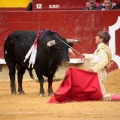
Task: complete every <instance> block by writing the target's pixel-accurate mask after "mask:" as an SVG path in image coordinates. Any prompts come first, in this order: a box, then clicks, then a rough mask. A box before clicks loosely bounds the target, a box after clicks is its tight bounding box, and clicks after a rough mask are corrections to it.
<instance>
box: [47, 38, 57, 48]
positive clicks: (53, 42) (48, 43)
mask: <svg viewBox="0 0 120 120" xmlns="http://www.w3.org/2000/svg"><path fill="white" fill-rule="evenodd" d="M55 44H56V43H55V40H51V41H49V42H47V46H48V47H51V46H53V45H55Z"/></svg>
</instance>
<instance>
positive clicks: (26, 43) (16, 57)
mask: <svg viewBox="0 0 120 120" xmlns="http://www.w3.org/2000/svg"><path fill="white" fill-rule="evenodd" d="M37 33H38V31H23V30H22V31H14V32H12V33H11V34H10V35H9V36H8V37H7V39H6V40H5V43H4V58H5V61H6V63H7V66H8V69H9V76H10V86H11V94H16V85H15V73H16V67H17V79H18V92H19V94H24V90H23V87H22V79H23V75H24V73H25V71H26V69H27V70H28V71H29V73H31V71H32V69H34V70H35V73H36V75H37V77H38V80H39V83H40V93H39V94H40V95H42V96H44V94H45V92H44V87H43V84H44V77H43V76H45V77H48V95H51V94H52V93H53V90H52V83H53V76H54V74H55V72H56V70H57V68H58V66H59V65H61V64H62V63H64V64H66V63H68V62H69V57H68V48H69V46H72V45H73V44H72V43H73V42H78V41H74V40H73V41H72V43H71V42H69V41H67V40H66V39H65V38H62V37H61V36H60V35H59V34H58V33H56V32H53V31H51V30H46V31H44V32H43V33H42V34H41V36H40V37H39V38H38V44H37V54H36V59H35V64H34V66H33V68H32V67H31V66H30V68H29V67H28V66H29V58H28V59H27V60H26V61H24V60H25V56H26V54H27V53H28V51H29V49H30V48H31V46H32V45H33V43H34V41H35V39H36V35H37ZM65 43H66V44H68V45H69V46H67V45H66V44H65Z"/></svg>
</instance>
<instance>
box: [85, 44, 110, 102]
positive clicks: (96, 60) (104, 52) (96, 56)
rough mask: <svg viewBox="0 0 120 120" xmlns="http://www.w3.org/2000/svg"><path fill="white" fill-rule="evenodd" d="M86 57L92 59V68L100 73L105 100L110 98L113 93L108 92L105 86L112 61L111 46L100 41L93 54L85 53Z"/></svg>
mask: <svg viewBox="0 0 120 120" xmlns="http://www.w3.org/2000/svg"><path fill="white" fill-rule="evenodd" d="M85 59H88V60H90V68H92V70H93V71H94V72H97V74H98V78H99V83H100V87H101V91H102V94H103V100H110V99H111V94H106V90H105V87H104V81H105V80H106V78H107V72H106V68H107V67H109V65H110V62H111V51H110V48H109V47H108V46H107V45H106V44H104V43H100V44H99V45H98V46H97V49H96V50H95V52H94V53H93V54H85Z"/></svg>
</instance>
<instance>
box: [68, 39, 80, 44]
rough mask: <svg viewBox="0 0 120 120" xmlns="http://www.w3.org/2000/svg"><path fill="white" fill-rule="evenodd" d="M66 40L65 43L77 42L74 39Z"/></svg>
mask: <svg viewBox="0 0 120 120" xmlns="http://www.w3.org/2000/svg"><path fill="white" fill-rule="evenodd" d="M66 40H67V43H78V42H79V40H76V39H66Z"/></svg>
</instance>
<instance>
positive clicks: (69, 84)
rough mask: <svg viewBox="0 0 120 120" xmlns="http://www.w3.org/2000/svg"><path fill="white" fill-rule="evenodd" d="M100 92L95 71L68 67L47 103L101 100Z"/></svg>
mask: <svg viewBox="0 0 120 120" xmlns="http://www.w3.org/2000/svg"><path fill="white" fill-rule="evenodd" d="M101 99H102V93H101V89H100V85H99V80H98V76H97V73H91V72H88V71H85V70H81V69H78V68H69V69H68V70H67V71H66V74H65V77H64V79H63V81H62V83H61V84H60V86H59V87H58V89H57V91H56V92H55V93H54V94H53V95H52V97H51V98H50V100H49V101H48V103H63V102H75V101H93V100H101Z"/></svg>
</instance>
